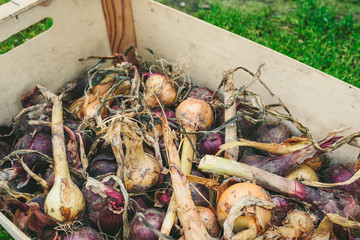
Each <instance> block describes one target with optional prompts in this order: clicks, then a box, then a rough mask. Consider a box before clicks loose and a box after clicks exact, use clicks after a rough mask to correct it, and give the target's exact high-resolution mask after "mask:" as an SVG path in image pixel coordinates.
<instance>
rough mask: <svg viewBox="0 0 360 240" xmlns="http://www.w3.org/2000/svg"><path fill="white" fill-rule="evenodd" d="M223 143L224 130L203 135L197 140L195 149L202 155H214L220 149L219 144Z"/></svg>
mask: <svg viewBox="0 0 360 240" xmlns="http://www.w3.org/2000/svg"><path fill="white" fill-rule="evenodd" d="M224 143H225V133H224V132H218V133H213V134H208V135H204V136H203V137H201V138H200V139H199V140H198V142H197V150H198V151H199V153H200V154H201V155H202V156H204V155H206V154H209V155H215V154H216V153H217V152H218V151H219V150H220V146H221V145H222V144H224Z"/></svg>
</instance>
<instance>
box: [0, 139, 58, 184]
mask: <svg viewBox="0 0 360 240" xmlns="http://www.w3.org/2000/svg"><path fill="white" fill-rule="evenodd" d="M20 149H28V150H35V151H38V152H40V153H43V154H45V155H48V156H49V157H52V143H51V136H50V135H48V134H45V133H36V134H35V135H34V136H33V137H32V136H31V135H30V134H25V135H24V136H23V137H22V138H20V139H19V140H18V142H17V143H16V145H15V147H14V150H20ZM39 159H41V157H39V155H37V154H26V155H24V157H23V161H24V163H25V164H26V165H27V166H28V167H29V168H30V169H32V170H34V168H35V167H36V168H37V169H38V170H39V171H40V172H44V170H45V169H46V168H45V167H44V166H47V164H44V163H43V162H42V161H38V160H39ZM19 175H24V176H21V177H19V178H17V179H16V180H17V181H16V182H18V188H21V187H24V186H25V185H27V183H28V182H29V180H30V177H29V176H27V174H26V172H25V170H24V169H23V167H22V166H21V164H20V163H19V162H16V163H15V164H14V165H13V166H12V167H11V168H6V169H2V170H1V171H0V180H2V181H11V180H13V179H15V178H16V177H17V176H19Z"/></svg>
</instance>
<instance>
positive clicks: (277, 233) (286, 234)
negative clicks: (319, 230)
mask: <svg viewBox="0 0 360 240" xmlns="http://www.w3.org/2000/svg"><path fill="white" fill-rule="evenodd" d="M283 224H284V225H283V226H281V227H276V228H275V229H274V230H267V231H266V232H265V233H264V234H263V236H264V237H265V239H289V240H290V239H294V240H295V239H299V240H305V239H309V237H310V235H311V233H312V231H313V229H314V224H313V221H312V219H311V217H310V216H309V215H308V214H307V213H306V212H304V211H300V210H294V211H291V212H289V213H288V215H287V216H286V218H285V220H284V222H283Z"/></svg>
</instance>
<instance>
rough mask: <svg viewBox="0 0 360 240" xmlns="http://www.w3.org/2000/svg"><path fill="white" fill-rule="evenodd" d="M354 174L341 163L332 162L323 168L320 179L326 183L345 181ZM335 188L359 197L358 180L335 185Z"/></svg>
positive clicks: (359, 181)
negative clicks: (332, 163)
mask: <svg viewBox="0 0 360 240" xmlns="http://www.w3.org/2000/svg"><path fill="white" fill-rule="evenodd" d="M353 175H354V174H353V173H352V172H351V171H350V170H349V169H347V168H346V167H345V166H344V165H342V164H334V165H332V166H330V167H329V168H327V169H325V170H324V171H323V172H322V173H321V176H322V179H323V181H325V182H328V183H337V182H345V181H347V180H349V179H350V178H351V177H352V176H353ZM335 188H336V189H340V190H343V191H344V192H348V193H350V194H351V195H353V196H355V197H356V198H357V199H360V180H359V179H358V180H356V181H355V182H353V183H351V184H347V185H341V186H336V187H335Z"/></svg>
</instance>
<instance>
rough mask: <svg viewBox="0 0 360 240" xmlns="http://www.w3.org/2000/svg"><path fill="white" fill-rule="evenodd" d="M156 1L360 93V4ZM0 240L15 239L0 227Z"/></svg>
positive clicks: (42, 25)
mask: <svg viewBox="0 0 360 240" xmlns="http://www.w3.org/2000/svg"><path fill="white" fill-rule="evenodd" d="M9 1H10V0H0V5H1V4H3V3H6V2H9ZM157 1H158V2H161V3H164V4H166V5H169V6H171V7H174V8H176V9H178V10H180V11H183V12H186V13H188V14H191V15H193V16H195V17H198V18H200V19H203V20H204V21H207V22H209V23H211V24H214V25H216V26H218V27H221V28H224V29H226V30H228V31H231V32H233V33H235V34H238V35H240V36H243V37H245V38H248V39H250V40H252V41H255V42H257V43H259V44H262V45H264V46H266V47H269V48H271V49H274V50H276V51H278V52H280V53H283V54H285V55H287V56H289V57H292V58H294V59H297V60H299V61H301V62H303V63H305V64H308V65H310V66H312V67H314V68H317V69H319V70H321V71H323V72H325V73H328V74H330V75H332V76H334V77H337V78H339V79H341V80H343V81H345V82H348V83H350V84H352V85H354V86H357V87H360V79H359V76H360V0H209V1H207V2H205V1H203V0H157ZM51 25H52V20H51V19H49V18H47V19H44V20H42V21H40V22H38V23H37V24H34V25H33V26H31V27H29V28H28V29H25V30H23V31H21V32H20V33H18V34H15V35H14V36H12V37H10V38H9V39H7V40H5V41H3V42H0V54H4V53H6V52H7V51H9V50H11V49H12V48H13V47H16V46H18V45H20V44H22V43H24V42H26V41H28V40H29V39H31V38H33V37H34V36H36V35H38V34H39V33H41V32H43V31H45V30H46V29H49V28H50V27H51ZM0 239H13V238H11V236H10V235H9V234H8V233H7V232H6V231H5V230H4V229H3V228H2V227H1V226H0Z"/></svg>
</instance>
